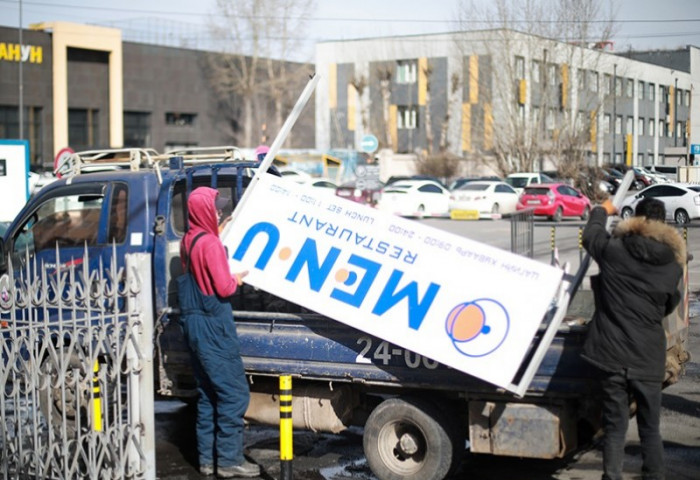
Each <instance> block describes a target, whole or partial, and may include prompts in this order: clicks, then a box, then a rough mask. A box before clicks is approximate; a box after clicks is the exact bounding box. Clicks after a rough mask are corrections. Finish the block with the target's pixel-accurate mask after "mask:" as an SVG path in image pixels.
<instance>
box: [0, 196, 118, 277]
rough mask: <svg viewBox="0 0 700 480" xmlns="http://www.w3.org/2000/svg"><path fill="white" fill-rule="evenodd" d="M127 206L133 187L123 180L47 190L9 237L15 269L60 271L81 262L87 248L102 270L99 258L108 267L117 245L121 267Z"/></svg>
mask: <svg viewBox="0 0 700 480" xmlns="http://www.w3.org/2000/svg"><path fill="white" fill-rule="evenodd" d="M127 204H128V189H127V186H126V184H124V183H121V182H115V183H109V184H104V183H84V184H79V183H78V184H74V185H67V186H66V187H65V188H61V189H57V190H55V191H53V192H51V193H49V194H47V195H46V196H45V197H44V198H43V199H42V200H41V201H40V202H39V203H36V204H35V205H34V206H33V208H31V209H29V210H27V211H25V212H24V214H23V217H22V218H21V219H20V221H19V222H18V223H16V227H15V229H14V231H13V232H12V233H11V235H10V236H9V237H8V245H7V251H8V252H9V257H10V261H11V262H12V266H13V268H14V270H15V272H17V273H19V271H20V270H26V268H27V267H29V272H33V271H34V268H35V267H36V269H37V270H36V271H37V272H40V271H45V272H46V273H47V274H48V275H55V274H56V273H57V272H58V271H60V270H62V269H65V268H67V267H69V266H71V265H80V264H82V263H83V257H84V253H85V249H86V248H87V252H88V256H89V259H90V265H89V268H90V270H93V269H96V268H99V263H100V259H101V260H102V263H103V265H105V266H106V267H107V268H109V266H110V265H111V259H112V258H113V257H114V255H113V250H112V248H113V243H114V246H115V248H116V253H117V255H116V260H117V268H120V267H121V266H123V262H124V254H125V253H126V252H125V251H124V250H125V248H126V245H125V240H126V234H127V227H128V225H127ZM57 251H58V257H57V255H56V253H57ZM27 262H29V265H27Z"/></svg>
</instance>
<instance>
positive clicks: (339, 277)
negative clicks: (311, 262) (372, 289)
mask: <svg viewBox="0 0 700 480" xmlns="http://www.w3.org/2000/svg"><path fill="white" fill-rule="evenodd" d="M349 276H350V272H348V271H347V270H346V269H344V268H341V269H340V270H338V271H337V272H335V281H336V282H340V283H344V282H345V281H346V280H347V279H348V277H349Z"/></svg>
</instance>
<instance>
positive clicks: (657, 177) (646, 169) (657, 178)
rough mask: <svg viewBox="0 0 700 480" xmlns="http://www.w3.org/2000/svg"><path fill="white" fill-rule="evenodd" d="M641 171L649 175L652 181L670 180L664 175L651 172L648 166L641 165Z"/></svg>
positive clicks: (667, 181) (666, 181) (665, 181)
mask: <svg viewBox="0 0 700 480" xmlns="http://www.w3.org/2000/svg"><path fill="white" fill-rule="evenodd" d="M641 169H642V171H643V172H644V173H645V174H646V175H648V176H649V177H651V179H652V180H653V181H654V183H669V182H670V180H669V179H668V178H667V177H666V176H665V175H662V174H660V173H656V172H652V171H651V170H649V167H641Z"/></svg>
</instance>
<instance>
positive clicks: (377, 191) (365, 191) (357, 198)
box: [335, 180, 384, 206]
mask: <svg viewBox="0 0 700 480" xmlns="http://www.w3.org/2000/svg"><path fill="white" fill-rule="evenodd" d="M382 188H384V184H383V183H382V182H380V181H379V180H371V181H357V180H353V181H351V182H346V183H343V184H342V185H340V186H339V187H338V188H337V189H336V190H335V194H336V195H337V196H339V197H343V198H345V199H347V200H352V201H353V202H357V203H363V204H365V205H370V206H375V205H376V204H377V202H378V201H379V197H381V196H382Z"/></svg>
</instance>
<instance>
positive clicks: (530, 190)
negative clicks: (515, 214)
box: [515, 183, 591, 222]
mask: <svg viewBox="0 0 700 480" xmlns="http://www.w3.org/2000/svg"><path fill="white" fill-rule="evenodd" d="M515 208H516V209H517V210H525V209H528V208H532V209H534V214H535V215H543V216H547V217H549V218H550V219H551V220H554V221H555V222H559V221H561V219H562V218H564V217H581V219H582V220H584V221H585V220H587V219H588V215H589V214H590V213H591V201H590V200H589V199H588V197H586V196H585V195H584V194H583V193H581V192H580V191H578V190H577V189H575V188H574V187H571V186H569V185H567V184H565V183H542V184H536V185H530V186H527V187H525V190H523V193H522V194H521V195H520V198H518V204H517V205H516V207H515Z"/></svg>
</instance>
